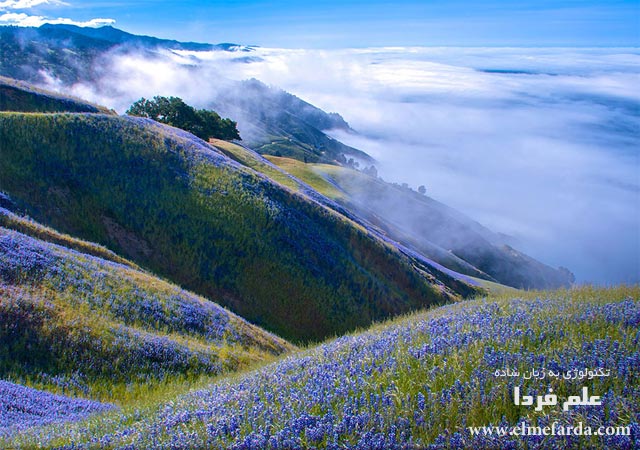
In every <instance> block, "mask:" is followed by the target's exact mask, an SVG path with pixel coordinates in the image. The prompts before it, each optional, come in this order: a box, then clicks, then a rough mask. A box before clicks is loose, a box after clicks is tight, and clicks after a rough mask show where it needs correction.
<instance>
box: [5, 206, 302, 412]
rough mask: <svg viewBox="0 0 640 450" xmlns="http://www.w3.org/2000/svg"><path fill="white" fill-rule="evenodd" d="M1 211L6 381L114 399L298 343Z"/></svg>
mask: <svg viewBox="0 0 640 450" xmlns="http://www.w3.org/2000/svg"><path fill="white" fill-rule="evenodd" d="M0 215H1V216H2V217H4V220H3V221H2V226H1V227H0V355H2V357H1V358H0V360H1V361H2V362H1V363H0V378H1V379H11V380H14V381H18V382H21V383H22V384H29V385H35V386H39V387H45V388H48V389H50V390H53V391H58V392H61V393H65V394H73V395H83V396H91V397H92V398H101V399H106V400H110V401H113V400H122V397H126V396H127V395H128V394H126V392H127V391H128V390H130V389H131V388H132V387H133V386H138V389H140V386H145V385H148V384H151V385H153V384H157V383H160V382H168V381H169V380H177V379H182V378H189V377H195V376H198V375H203V374H206V375H209V376H211V375H214V374H220V373H225V372H228V371H231V370H237V369H239V368H242V367H247V366H248V365H250V364H252V363H255V362H258V361H262V360H264V359H265V358H269V357H271V355H276V354H280V353H282V352H286V351H289V350H291V349H292V348H293V347H292V346H291V345H290V344H288V343H287V342H285V341H284V340H282V339H280V338H278V337H276V336H274V335H272V334H270V333H267V332H265V331H263V330H261V329H259V328H258V327H256V326H254V325H250V324H248V323H247V322H245V321H244V320H243V319H241V318H239V317H238V316H236V315H234V314H232V313H231V312H229V311H227V310H225V309H223V308H221V307H220V306H218V305H216V304H214V303H212V302H210V301H208V300H206V299H204V298H202V297H198V296H196V295H194V294H191V293H189V292H186V291H184V290H182V289H180V288H178V287H177V286H175V285H172V284H170V283H168V282H166V281H163V280H160V279H158V278H157V277H155V276H153V275H151V274H149V273H146V272H143V271H141V270H140V269H139V268H137V267H136V266H135V265H134V264H132V263H129V262H127V261H126V260H122V259H121V258H119V257H116V256H115V255H113V254H111V253H110V252H108V250H106V249H102V253H103V255H102V256H105V258H102V257H99V256H94V255H92V254H90V253H94V254H95V253H97V252H96V251H95V250H96V249H100V247H98V246H96V245H95V244H91V243H88V242H82V241H78V240H77V239H75V238H71V237H68V236H67V237H64V236H61V235H60V234H58V233H56V232H55V231H54V230H51V229H48V228H46V227H43V226H41V225H40V224H38V223H36V222H33V221H29V225H30V227H29V229H28V230H27V231H28V233H29V234H30V235H29V234H24V233H21V232H18V231H15V228H24V227H23V225H24V219H23V218H21V217H19V216H18V215H16V214H14V213H12V212H10V211H8V210H5V209H0ZM35 235H37V236H39V238H36V237H33V236H35ZM51 241H56V242H59V243H60V244H58V243H52V242H51ZM80 243H81V245H79V244H80ZM61 244H62V245H61ZM65 244H66V245H65ZM73 247H75V248H76V249H80V251H79V250H76V249H74V248H73ZM82 250H88V252H82Z"/></svg>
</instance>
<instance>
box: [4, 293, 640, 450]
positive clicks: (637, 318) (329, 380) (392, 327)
mask: <svg viewBox="0 0 640 450" xmlns="http://www.w3.org/2000/svg"><path fill="white" fill-rule="evenodd" d="M639 332H640V289H638V287H635V288H631V287H620V288H616V289H609V290H606V289H599V290H594V289H591V288H583V289H573V290H570V291H558V292H546V293H541V292H536V293H531V294H525V298H510V297H500V298H488V299H480V300H474V301H467V302H461V303H458V304H455V305H448V306H444V307H441V308H436V309H432V310H430V311H427V312H423V313H420V314H416V315H412V316H410V317H405V318H402V319H401V320H396V321H394V322H392V323H388V324H383V325H380V326H377V327H375V328H373V329H371V330H368V331H366V332H364V333H360V334H355V335H350V336H344V337H341V338H339V339H336V340H334V341H331V342H327V343H325V344H322V345H320V346H318V347H315V348H312V349H310V350H308V351H304V352H300V353H297V354H293V355H290V356H288V357H286V358H284V359H282V360H280V361H278V362H276V363H273V364H270V365H269V366H266V367H264V368H261V369H258V370H255V371H251V372H249V373H246V374H244V375H242V376H235V377H233V378H228V379H223V380H220V381H219V382H217V383H214V384H212V385H211V386H208V387H206V388H204V389H201V390H198V391H195V392H191V393H187V394H185V395H183V396H182V397H179V398H177V399H175V400H173V401H172V402H166V403H161V404H160V405H158V406H157V407H155V408H152V409H151V410H150V411H148V412H147V413H146V414H142V415H141V414H137V415H134V414H121V413H118V412H115V413H111V414H107V415H106V416H105V417H104V420H100V421H97V422H93V423H92V424H91V427H90V428H88V427H87V426H86V425H84V424H80V425H77V426H74V427H72V428H71V430H68V429H64V428H57V429H56V428H48V429H45V430H33V431H32V432H29V433H26V434H25V435H24V436H22V437H20V436H16V438H15V440H13V441H9V443H10V444H14V445H15V444H20V443H24V444H27V445H28V444H30V443H33V442H45V443H46V442H50V440H51V439H52V437H55V438H59V439H61V440H60V441H59V442H61V443H68V442H70V441H71V440H73V442H74V443H75V444H83V443H85V444H88V443H93V444H94V445H96V443H110V445H113V446H115V447H125V446H131V447H135V448H144V447H149V446H151V445H153V447H154V448H185V447H189V448H199V447H203V448H204V447H206V448H245V449H262V448H319V449H324V448H328V449H337V448H354V449H406V448H420V449H423V448H428V449H434V450H436V449H438V450H441V449H442V450H443V449H473V448H477V449H494V448H512V449H529V450H531V449H550V448H554V449H556V448H557V449H576V450H577V449H584V448H595V449H614V448H615V449H632V448H636V447H637V444H638V442H639V439H640V426H638V423H639V422H640V372H639V371H638V370H637V366H638V354H639V352H640V342H639V341H638V333H639ZM506 369H509V370H510V371H511V373H515V375H509V376H504V375H502V374H504V373H505V371H506ZM587 369H588V372H589V373H588V376H587ZM534 371H535V373H536V375H535V376H532V375H531V374H532V373H534ZM541 372H544V373H545V375H544V376H542V377H541V376H540V373H541ZM579 373H580V376H578V374H579ZM600 373H602V374H603V375H600ZM551 374H553V375H551ZM594 374H595V375H594ZM604 374H607V375H604ZM516 386H517V387H519V388H520V390H521V392H522V393H523V395H533V396H534V397H535V395H541V396H542V394H544V393H548V392H553V393H554V397H555V398H556V399H557V400H558V402H557V403H551V402H550V403H549V404H545V406H544V408H543V409H542V410H541V411H534V406H525V405H517V404H515V403H514V400H513V392H514V388H515V387H516ZM583 388H587V389H588V392H589V394H590V395H594V396H597V398H598V399H599V400H601V404H600V405H596V406H593V405H589V404H587V405H583V406H570V408H569V409H568V410H566V411H564V410H563V406H562V404H561V403H562V402H564V401H565V400H566V399H567V397H568V396H573V395H579V394H580V393H581V392H582V389H583ZM525 393H526V394H525ZM523 422H524V423H525V424H526V425H527V426H537V427H545V426H549V427H551V426H552V423H555V425H554V426H555V428H556V430H557V429H558V428H559V427H561V426H563V427H566V426H574V427H577V426H578V423H580V424H581V425H580V426H581V427H582V428H583V430H584V429H586V427H592V428H591V429H592V430H598V428H599V427H601V426H602V427H606V426H610V427H614V428H613V430H616V427H620V426H622V427H623V429H622V431H619V432H618V433H617V435H608V436H598V435H594V434H591V435H589V434H586V433H584V434H583V435H577V434H573V435H571V434H567V433H566V431H565V433H557V434H556V435H555V436H552V435H550V434H551V433H545V435H542V432H540V435H535V433H534V432H531V434H530V435H523V434H524V433H523V432H520V433H518V434H514V435H509V434H507V433H505V434H504V435H499V434H498V432H497V431H496V430H494V431H495V434H493V435H488V434H487V435H485V434H483V433H482V432H480V430H479V431H478V433H476V434H472V432H471V431H470V430H469V428H468V427H485V426H486V427H491V426H502V427H514V426H517V425H521V424H522V423H523ZM565 430H566V428H565ZM618 430H620V429H618ZM81 448H85V447H84V446H81Z"/></svg>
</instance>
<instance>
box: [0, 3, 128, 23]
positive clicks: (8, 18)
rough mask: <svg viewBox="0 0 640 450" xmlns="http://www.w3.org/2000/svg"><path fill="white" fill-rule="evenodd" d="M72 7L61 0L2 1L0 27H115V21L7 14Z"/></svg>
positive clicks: (0, 5)
mask: <svg viewBox="0 0 640 450" xmlns="http://www.w3.org/2000/svg"><path fill="white" fill-rule="evenodd" d="M47 5H49V6H70V5H69V3H66V2H63V1H60V0H6V1H0V25H13V26H18V27H40V26H42V25H44V24H46V23H50V24H61V25H77V26H79V27H102V26H105V25H113V24H114V23H115V22H116V21H115V20H114V19H102V18H96V19H90V20H85V21H77V20H73V19H69V18H66V17H57V18H51V17H47V16H43V15H37V14H27V13H24V12H20V13H16V12H7V11H10V10H25V9H32V8H36V7H39V6H47Z"/></svg>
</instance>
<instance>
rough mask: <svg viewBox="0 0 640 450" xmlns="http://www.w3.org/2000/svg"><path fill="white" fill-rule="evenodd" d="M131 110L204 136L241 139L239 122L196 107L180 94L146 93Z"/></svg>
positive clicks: (140, 115)
mask: <svg viewBox="0 0 640 450" xmlns="http://www.w3.org/2000/svg"><path fill="white" fill-rule="evenodd" d="M127 114H128V115H130V116H138V117H147V118H149V119H153V120H155V121H156V122H161V123H166V124H167V125H171V126H173V127H176V128H181V129H183V130H185V131H188V132H190V133H193V134H195V135H196V136H198V137H199V138H201V139H204V140H208V139H209V138H218V139H226V140H231V139H240V133H238V128H237V123H236V122H234V121H233V120H231V119H223V118H221V117H220V115H219V114H218V113H217V112H215V111H209V110H206V109H198V110H196V109H195V108H194V107H193V106H190V105H188V104H186V103H185V102H184V101H183V100H182V99H181V98H179V97H160V96H156V97H153V100H147V99H145V98H144V97H143V98H141V99H140V100H138V101H137V102H135V103H134V104H133V105H131V107H130V108H129V110H128V111H127Z"/></svg>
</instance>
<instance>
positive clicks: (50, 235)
mask: <svg viewBox="0 0 640 450" xmlns="http://www.w3.org/2000/svg"><path fill="white" fill-rule="evenodd" d="M0 226H2V227H4V228H7V229H10V230H15V231H19V232H21V233H24V234H26V235H28V236H31V237H34V238H37V239H41V240H43V241H46V242H51V243H52V244H59V245H62V246H65V247H68V248H71V249H74V250H78V251H79V252H82V253H86V254H89V255H93V256H97V257H99V258H102V259H105V260H108V261H113V262H116V263H119V264H124V265H127V266H129V267H131V268H133V269H140V267H138V266H137V265H136V264H134V263H132V262H131V261H129V260H127V259H125V258H122V257H120V256H118V255H117V254H116V253H114V252H112V251H111V250H109V249H107V248H106V247H104V246H103V245H98V244H95V243H93V242H88V241H83V240H82V239H77V238H75V237H73V236H69V235H68V234H64V233H59V232H58V231H56V230H54V229H53V228H50V227H45V226H44V225H41V224H40V223H38V222H36V221H34V220H32V219H30V218H29V217H23V216H20V215H18V214H15V213H12V212H11V211H8V210H6V209H2V208H0Z"/></svg>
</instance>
